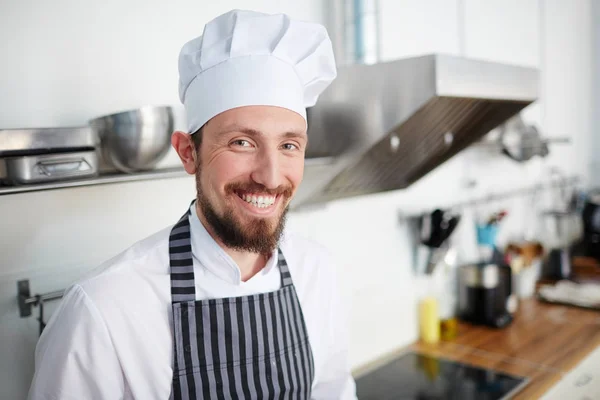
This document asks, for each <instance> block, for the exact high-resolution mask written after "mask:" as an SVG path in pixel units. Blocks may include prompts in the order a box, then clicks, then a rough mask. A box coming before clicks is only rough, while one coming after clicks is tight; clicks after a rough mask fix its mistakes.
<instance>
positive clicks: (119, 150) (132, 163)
mask: <svg viewBox="0 0 600 400" xmlns="http://www.w3.org/2000/svg"><path fill="white" fill-rule="evenodd" d="M90 126H91V127H92V129H93V130H94V131H96V133H97V134H98V137H99V138H100V148H101V153H102V158H103V159H104V160H105V161H106V162H107V163H109V164H110V165H112V166H113V167H115V168H116V169H118V170H119V171H122V172H127V173H132V172H135V171H144V170H149V169H153V168H154V167H155V166H156V164H157V163H158V162H159V161H160V160H161V159H162V158H163V157H164V156H165V155H166V154H167V152H168V151H169V146H170V144H171V134H172V133H173V109H172V108H171V107H168V106H146V107H142V108H138V109H136V110H130V111H124V112H120V113H117V114H111V115H106V116H102V117H99V118H95V119H93V120H91V121H90Z"/></svg>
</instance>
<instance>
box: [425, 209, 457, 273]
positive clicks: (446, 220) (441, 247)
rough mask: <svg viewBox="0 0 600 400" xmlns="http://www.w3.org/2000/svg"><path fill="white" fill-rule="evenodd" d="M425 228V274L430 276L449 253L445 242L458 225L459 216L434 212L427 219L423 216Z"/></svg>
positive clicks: (439, 211)
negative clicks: (426, 250) (426, 252)
mask: <svg viewBox="0 0 600 400" xmlns="http://www.w3.org/2000/svg"><path fill="white" fill-rule="evenodd" d="M428 222H429V227H427V226H425V227H424V229H423V230H422V231H421V232H422V243H423V244H424V245H426V246H427V247H429V252H428V256H427V262H426V264H425V273H426V274H431V273H432V272H433V270H434V268H435V266H436V265H438V263H440V262H441V261H442V260H443V259H444V257H445V256H446V254H447V253H448V251H449V246H448V245H447V240H448V239H449V238H450V236H451V235H452V233H453V232H454V230H455V229H456V227H457V225H458V223H459V222H460V215H456V214H452V213H451V212H449V211H442V210H439V209H437V210H434V211H433V212H432V213H431V215H430V216H429V218H428V217H427V216H425V218H424V224H427V223H428Z"/></svg>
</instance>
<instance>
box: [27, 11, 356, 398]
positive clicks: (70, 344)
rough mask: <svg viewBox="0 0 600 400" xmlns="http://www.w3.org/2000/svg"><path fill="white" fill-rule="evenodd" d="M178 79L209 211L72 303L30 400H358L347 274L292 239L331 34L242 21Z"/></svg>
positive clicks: (196, 211) (194, 44)
mask: <svg viewBox="0 0 600 400" xmlns="http://www.w3.org/2000/svg"><path fill="white" fill-rule="evenodd" d="M179 76H180V80H179V95H180V99H181V101H182V103H183V104H184V106H185V109H186V114H187V118H188V126H187V131H186V132H179V131H178V132H175V133H173V135H172V145H173V147H174V149H175V150H176V151H177V153H178V154H179V157H180V158H181V161H182V163H183V166H184V168H185V170H186V171H187V172H188V173H189V174H193V175H194V176H195V178H196V179H195V180H196V192H197V196H196V199H195V200H194V201H193V202H192V204H191V205H190V207H189V208H188V209H187V210H182V214H183V215H182V216H181V218H180V219H179V220H178V221H174V222H175V224H174V225H173V226H170V227H168V228H166V229H165V230H163V231H160V232H158V233H156V234H154V235H152V236H150V237H148V238H146V239H144V240H142V241H140V242H138V243H136V244H134V245H133V246H132V247H130V248H129V249H127V250H126V251H124V252H123V253H121V254H119V255H117V256H116V257H114V258H113V259H111V260H109V261H107V262H106V263H105V264H104V265H102V266H101V267H100V268H99V269H97V270H95V271H93V273H92V274H90V276H88V277H86V278H84V279H82V280H80V281H79V282H77V283H76V284H74V285H72V286H71V287H70V288H69V289H68V290H67V291H66V293H65V296H64V298H63V300H62V302H61V304H60V306H59V308H58V309H57V310H56V312H55V313H54V314H53V316H52V318H51V320H50V321H49V323H48V325H47V327H46V328H45V330H44V332H43V334H42V336H41V337H40V340H39V343H38V345H37V348H36V354H35V363H36V369H35V376H34V378H33V382H32V384H31V388H30V392H29V398H30V399H46V400H49V399H52V400H55V399H65V400H71V399H73V400H75V399H76V400H82V399H111V400H113V399H144V400H145V399H176V400H180V399H309V398H310V399H354V398H356V395H355V384H354V381H353V379H352V376H351V374H350V368H349V363H348V358H347V331H346V326H345V322H344V321H345V319H344V313H345V311H344V310H345V307H344V304H343V302H342V301H341V298H340V294H339V291H338V285H337V283H336V278H335V269H334V266H333V261H332V259H331V257H330V256H329V254H328V252H327V251H326V250H325V249H324V248H323V247H322V246H320V245H318V244H317V243H314V242H313V241H311V240H309V239H306V238H303V237H301V236H298V235H295V234H293V233H291V232H289V231H288V230H286V229H285V228H284V223H285V215H286V212H287V210H288V205H289V203H290V200H291V199H292V197H293V196H294V193H295V192H296V189H297V188H298V185H299V184H300V182H301V180H302V174H303V166H304V154H305V150H306V146H307V141H308V140H309V138H308V136H307V118H306V107H310V106H312V105H314V104H315V102H316V101H317V98H318V96H319V95H320V94H321V93H322V92H323V90H325V89H326V88H327V86H328V85H329V84H330V83H331V81H332V80H333V79H334V78H335V77H336V67H335V61H334V57H333V53H332V47H331V42H330V39H329V37H328V35H327V32H326V30H325V29H324V28H323V27H322V26H320V25H318V24H314V23H310V22H302V21H297V20H293V19H290V18H289V17H288V16H286V15H282V14H279V15H268V14H263V13H258V12H252V11H240V10H235V11H231V12H228V13H226V14H223V15H221V16H219V17H217V18H215V19H214V20H212V21H210V22H209V23H208V24H207V25H206V26H205V28H204V31H203V34H202V36H200V37H198V38H195V39H193V40H191V41H189V42H188V43H186V44H185V45H184V46H183V48H182V50H181V52H180V56H179ZM157 211H158V210H157ZM124 229H127V227H124Z"/></svg>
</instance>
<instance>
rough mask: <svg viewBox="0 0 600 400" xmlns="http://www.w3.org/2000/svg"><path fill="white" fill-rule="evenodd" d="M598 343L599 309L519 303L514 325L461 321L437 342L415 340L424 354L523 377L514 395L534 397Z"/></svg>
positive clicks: (527, 397) (411, 347) (530, 300)
mask: <svg viewBox="0 0 600 400" xmlns="http://www.w3.org/2000/svg"><path fill="white" fill-rule="evenodd" d="M597 346H600V312H598V311H592V310H585V309H580V308H575V307H569V306H561V305H552V304H546V303H542V302H540V301H538V300H536V299H527V300H524V301H521V303H520V305H519V309H518V311H517V313H516V315H515V319H514V321H513V323H512V324H510V325H509V326H508V327H506V328H503V329H494V328H487V327H482V326H474V325H470V324H467V323H462V322H461V323H459V331H458V336H457V337H456V338H455V339H453V340H451V341H441V342H440V343H439V344H437V345H427V344H423V343H415V344H414V345H412V346H410V347H409V348H410V349H412V350H416V351H419V352H421V353H424V354H429V355H433V356H440V357H444V358H447V359H452V360H456V361H462V362H465V363H469V364H473V365H477V366H481V367H485V368H492V369H495V370H498V371H501V372H505V373H510V374H515V375H521V376H527V377H529V378H530V379H531V381H530V382H529V384H528V385H527V386H526V387H525V388H524V389H523V390H522V391H521V392H519V393H518V394H517V396H516V397H515V399H528V400H529V399H536V398H539V397H540V396H542V395H543V394H544V393H545V392H546V391H547V390H548V389H550V388H551V387H552V386H553V385H554V384H555V383H556V382H557V381H558V380H560V378H561V377H562V376H563V375H565V374H566V373H567V372H568V371H569V370H570V369H571V368H573V367H574V366H575V365H577V364H578V363H579V362H580V361H581V360H582V359H584V358H585V356H586V355H587V354H588V353H590V352H591V351H592V350H594V349H595V348H596V347H597Z"/></svg>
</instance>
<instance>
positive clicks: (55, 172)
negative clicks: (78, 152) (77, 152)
mask: <svg viewBox="0 0 600 400" xmlns="http://www.w3.org/2000/svg"><path fill="white" fill-rule="evenodd" d="M36 166H37V167H38V168H39V169H40V171H41V172H42V173H43V174H44V175H46V176H61V175H70V174H73V173H75V172H79V171H86V170H89V169H91V166H90V164H88V162H87V161H86V160H85V159H84V158H78V159H62V160H44V161H40V162H38V163H37V164H36Z"/></svg>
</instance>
